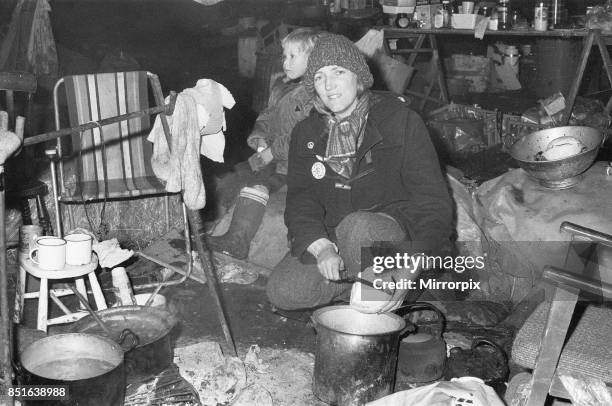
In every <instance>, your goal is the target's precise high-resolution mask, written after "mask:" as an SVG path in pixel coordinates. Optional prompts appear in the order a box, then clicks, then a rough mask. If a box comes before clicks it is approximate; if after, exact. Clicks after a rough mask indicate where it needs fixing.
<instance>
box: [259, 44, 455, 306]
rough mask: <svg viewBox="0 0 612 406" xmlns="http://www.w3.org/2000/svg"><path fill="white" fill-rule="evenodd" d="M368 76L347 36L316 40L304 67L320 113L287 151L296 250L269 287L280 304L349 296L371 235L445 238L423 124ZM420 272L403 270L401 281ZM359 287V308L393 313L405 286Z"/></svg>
mask: <svg viewBox="0 0 612 406" xmlns="http://www.w3.org/2000/svg"><path fill="white" fill-rule="evenodd" d="M372 82H373V78H372V74H371V73H370V70H369V68H368V65H367V64H366V61H365V59H364V57H363V55H362V54H361V53H360V52H359V50H358V49H357V47H356V46H355V45H354V44H353V43H352V42H351V41H350V40H349V39H348V38H346V37H343V36H341V35H333V34H329V35H326V36H324V37H322V38H320V39H319V41H318V42H317V44H316V45H315V47H314V49H313V51H312V53H311V54H310V57H309V59H308V67H307V69H306V73H305V74H304V86H305V88H306V90H307V91H309V92H310V93H312V94H313V96H314V102H313V105H314V110H315V111H314V112H313V113H311V114H310V116H309V117H307V118H306V119H305V120H304V121H302V122H300V123H298V124H297V126H296V127H295V129H294V130H293V133H292V135H291V145H290V148H289V172H288V177H287V185H288V189H287V204H286V209H285V223H286V224H287V229H288V233H289V240H290V243H291V251H292V255H288V256H287V257H285V258H284V259H283V260H282V261H281V262H280V263H279V264H278V265H277V267H276V268H275V269H274V271H273V273H272V275H271V276H270V278H269V280H268V286H267V292H268V297H269V299H270V301H271V302H272V303H273V304H274V305H275V306H277V307H280V308H283V309H287V310H292V309H300V308H312V307H318V306H322V305H326V304H328V303H330V302H332V301H334V300H338V299H347V298H348V293H349V292H350V289H351V285H350V284H349V283H346V282H345V281H347V280H359V278H362V279H363V278H365V277H366V276H365V275H367V272H364V273H363V274H361V273H360V271H362V269H361V268H362V265H363V267H365V266H367V264H361V248H362V247H369V246H371V245H372V243H373V242H376V241H393V242H399V241H405V240H410V241H414V242H419V243H425V244H428V245H430V246H433V247H436V248H438V247H441V246H445V245H448V241H449V237H450V234H451V229H452V227H451V224H452V215H451V213H452V209H451V201H450V197H449V194H448V189H447V186H446V184H445V181H444V178H443V177H442V173H441V170H440V166H439V162H438V158H437V156H436V153H435V151H434V149H433V146H432V144H431V141H430V140H429V134H428V132H427V129H426V127H425V124H424V123H423V121H422V120H421V118H420V117H419V116H418V115H417V114H416V113H415V112H413V111H411V110H410V109H409V108H408V107H407V106H406V105H405V104H404V103H403V102H401V101H400V100H399V99H397V98H396V97H395V96H392V95H389V94H381V93H376V92H371V91H370V90H369V89H370V87H371V86H372ZM342 270H346V273H347V275H343V276H341V273H342V272H341V271H342ZM417 275H418V273H414V274H412V273H408V274H407V275H404V274H402V272H398V275H396V280H400V279H414V278H415V277H416V276H417ZM347 276H348V278H347ZM368 281H371V280H370V279H368ZM356 285H359V286H358V288H359V289H360V290H361V295H360V297H361V298H364V300H363V302H364V303H360V304H359V306H358V309H359V310H360V311H363V312H370V313H373V312H384V311H390V310H393V309H394V308H396V307H397V306H399V305H400V304H401V302H402V300H403V299H404V297H405V295H406V293H407V290H397V291H395V292H394V293H393V295H392V296H389V294H388V293H385V292H373V291H372V292H370V294H368V293H366V291H367V290H368V289H374V288H372V287H367V285H368V283H366V284H364V285H363V286H362V284H361V283H360V282H357V283H356ZM354 288H355V287H354ZM381 294H383V295H385V296H387V299H388V300H380V297H381V296H380V295H381ZM368 298H370V300H369V301H368V300H367V299H368ZM351 304H354V303H353V301H351Z"/></svg>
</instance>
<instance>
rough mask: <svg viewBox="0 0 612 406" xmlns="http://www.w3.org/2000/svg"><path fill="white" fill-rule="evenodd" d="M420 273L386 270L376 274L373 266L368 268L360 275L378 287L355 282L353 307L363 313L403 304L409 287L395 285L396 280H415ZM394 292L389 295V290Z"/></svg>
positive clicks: (375, 311) (351, 302)
mask: <svg viewBox="0 0 612 406" xmlns="http://www.w3.org/2000/svg"><path fill="white" fill-rule="evenodd" d="M417 275H418V273H410V272H409V271H405V270H402V271H399V270H396V271H394V272H385V273H384V274H379V275H377V274H375V273H374V272H373V270H372V267H368V268H366V269H365V270H364V271H363V272H360V273H359V275H358V276H359V277H360V278H362V279H365V280H368V281H371V282H373V283H374V286H376V288H373V287H371V286H367V285H364V284H362V283H359V282H355V283H354V284H353V287H352V289H351V301H350V304H351V307H352V308H354V309H355V310H358V311H360V312H362V313H385V312H391V311H393V310H395V309H397V308H398V307H400V306H401V305H402V302H403V301H404V298H405V297H406V294H407V293H408V290H409V289H408V288H406V287H402V288H400V287H398V286H393V285H392V284H391V283H393V284H395V285H397V283H396V282H399V281H407V280H414V279H416V276H417ZM388 291H391V292H393V295H389V294H388V293H387V292H388Z"/></svg>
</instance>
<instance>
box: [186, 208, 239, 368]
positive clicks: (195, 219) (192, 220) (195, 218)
mask: <svg viewBox="0 0 612 406" xmlns="http://www.w3.org/2000/svg"><path fill="white" fill-rule="evenodd" d="M187 216H188V218H189V227H190V228H191V229H192V230H193V234H194V235H196V236H197V235H198V230H200V229H201V223H202V220H201V219H200V214H199V213H198V212H197V211H195V210H188V211H187ZM204 238H206V237H202V238H199V237H196V238H195V243H196V249H197V251H198V255H199V256H200V262H201V263H202V269H204V273H205V274H206V278H207V283H206V284H207V285H208V289H209V291H210V295H211V296H212V298H213V300H214V301H215V306H216V308H217V316H218V317H219V321H221V328H222V329H223V335H224V336H225V341H227V345H228V346H229V348H230V349H231V350H232V351H233V353H234V356H235V357H237V356H238V352H237V351H236V344H235V342H234V337H233V336H232V331H231V329H230V326H229V323H228V322H227V312H226V311H225V308H224V306H223V300H222V297H221V288H220V287H219V281H218V279H217V274H216V272H215V271H214V269H215V262H214V261H215V260H214V258H213V255H212V252H211V251H210V250H209V249H208V247H207V246H205V243H204V240H203V239H204ZM205 258H208V264H207V263H205Z"/></svg>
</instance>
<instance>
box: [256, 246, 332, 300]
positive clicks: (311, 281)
mask: <svg viewBox="0 0 612 406" xmlns="http://www.w3.org/2000/svg"><path fill="white" fill-rule="evenodd" d="M335 285H339V284H335V283H326V281H325V280H324V278H323V277H322V276H321V274H320V273H319V271H318V269H317V266H316V265H307V264H302V263H300V261H299V260H298V259H297V258H295V257H292V256H291V255H287V256H286V257H285V258H284V259H283V260H282V261H281V262H280V263H279V264H278V265H277V266H276V267H275V268H274V270H273V271H272V274H271V275H270V277H269V278H268V283H267V285H266V294H267V295H268V300H269V301H270V303H272V304H273V305H274V306H276V307H278V308H281V309H284V310H297V309H306V308H312V307H317V306H320V305H324V304H327V303H329V302H331V301H332V300H333V299H334V298H335V297H336V296H338V295H339V294H340V293H341V291H340V290H341V289H340V286H335Z"/></svg>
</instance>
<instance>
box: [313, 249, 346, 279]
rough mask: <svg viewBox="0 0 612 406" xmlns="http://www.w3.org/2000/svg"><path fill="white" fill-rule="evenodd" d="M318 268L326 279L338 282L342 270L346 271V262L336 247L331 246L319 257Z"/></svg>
mask: <svg viewBox="0 0 612 406" xmlns="http://www.w3.org/2000/svg"><path fill="white" fill-rule="evenodd" d="M317 267H318V268H319V272H320V273H321V275H323V277H324V278H325V279H328V280H330V281H337V280H338V279H340V270H341V269H344V261H342V258H341V257H340V255H338V253H337V252H336V249H335V248H334V246H333V245H330V246H329V247H327V248H325V249H324V250H323V251H321V252H320V253H319V255H318V256H317Z"/></svg>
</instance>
